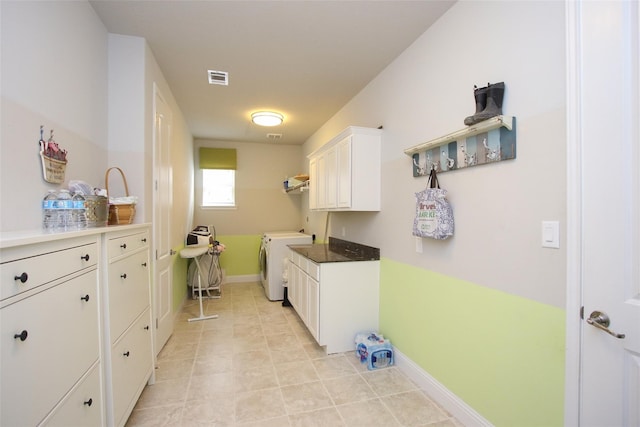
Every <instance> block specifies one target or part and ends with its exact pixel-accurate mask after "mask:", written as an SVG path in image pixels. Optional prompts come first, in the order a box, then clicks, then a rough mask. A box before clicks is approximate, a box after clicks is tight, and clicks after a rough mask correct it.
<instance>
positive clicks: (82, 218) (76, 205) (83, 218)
mask: <svg viewBox="0 0 640 427" xmlns="http://www.w3.org/2000/svg"><path fill="white" fill-rule="evenodd" d="M72 201H73V226H74V228H76V229H78V230H82V229H85V228H87V211H86V209H85V207H84V196H83V195H82V193H74V194H73V197H72Z"/></svg>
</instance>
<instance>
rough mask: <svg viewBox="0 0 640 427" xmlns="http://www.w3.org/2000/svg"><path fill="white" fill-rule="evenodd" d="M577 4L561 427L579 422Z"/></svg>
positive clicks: (569, 30)
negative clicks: (563, 397)
mask: <svg viewBox="0 0 640 427" xmlns="http://www.w3.org/2000/svg"><path fill="white" fill-rule="evenodd" d="M580 10H581V5H580V2H579V1H565V37H566V40H565V43H566V86H567V87H566V91H567V92H566V114H567V118H566V123H567V126H566V132H567V164H566V167H567V173H566V177H567V217H566V235H567V237H566V240H567V242H566V248H567V249H566V251H567V261H566V269H567V271H566V277H567V288H566V321H565V334H566V346H565V347H566V352H565V402H564V425H566V426H578V425H579V422H580V350H581V339H580V337H581V331H582V319H581V318H580V309H581V307H582V273H581V272H582V250H581V247H582V240H581V232H580V231H581V229H582V221H581V218H582V209H581V206H582V192H581V188H582V162H581V161H580V157H579V155H580V152H581V149H580V148H581V144H582V134H581V129H582V117H581V115H580V112H581V108H580V105H581V101H582V94H581V88H582V75H581V69H580V66H581V62H580V26H581V22H580V21H579V20H580Z"/></svg>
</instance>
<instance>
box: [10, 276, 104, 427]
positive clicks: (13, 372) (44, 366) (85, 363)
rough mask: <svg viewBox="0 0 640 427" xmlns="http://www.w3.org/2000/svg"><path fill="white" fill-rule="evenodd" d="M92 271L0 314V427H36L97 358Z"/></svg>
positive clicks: (96, 325)
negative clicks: (29, 426)
mask: <svg viewBox="0 0 640 427" xmlns="http://www.w3.org/2000/svg"><path fill="white" fill-rule="evenodd" d="M97 281H98V279H97V273H96V270H92V271H90V272H88V273H84V274H82V275H80V276H77V277H74V278H71V279H69V280H68V281H67V282H64V283H61V284H59V285H56V286H54V287H52V288H50V289H48V290H46V291H44V292H40V293H38V294H36V295H34V296H32V297H29V298H26V299H24V300H22V301H20V302H17V303H15V304H11V305H9V306H7V307H4V308H2V310H0V330H1V332H2V333H1V334H0V340H1V341H0V373H1V378H2V381H1V382H0V389H1V391H0V394H1V395H2V399H1V400H0V405H1V409H0V415H1V417H0V425H2V426H28V425H36V424H38V423H39V422H40V421H42V419H43V418H44V417H45V415H46V414H48V413H49V412H50V411H51V410H52V409H53V408H54V406H55V405H56V404H57V403H58V402H59V401H60V398H61V397H62V396H64V395H65V394H66V393H68V392H69V391H70V390H71V389H72V388H73V386H74V384H76V382H78V380H79V379H80V378H81V377H82V376H83V375H84V374H85V373H86V372H87V370H88V369H89V368H90V367H91V366H92V365H93V364H94V363H95V362H96V361H97V360H98V358H99V349H100V346H99V331H100V330H99V328H98V321H99V315H98V304H99V298H98V291H97Z"/></svg>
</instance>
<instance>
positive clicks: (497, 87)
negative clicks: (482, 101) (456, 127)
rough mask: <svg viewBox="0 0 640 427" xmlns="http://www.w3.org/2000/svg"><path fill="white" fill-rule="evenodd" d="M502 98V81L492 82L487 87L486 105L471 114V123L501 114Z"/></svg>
mask: <svg viewBox="0 0 640 427" xmlns="http://www.w3.org/2000/svg"><path fill="white" fill-rule="evenodd" d="M503 98H504V82H500V83H494V84H492V85H489V86H488V87H487V107H486V108H485V109H484V110H482V111H481V112H480V113H478V114H476V115H474V116H473V118H474V121H473V123H472V124H476V123H479V122H482V121H484V120H487V119H490V118H491V117H495V116H499V115H501V114H502V100H503ZM465 123H466V120H465Z"/></svg>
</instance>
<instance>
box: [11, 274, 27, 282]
mask: <svg viewBox="0 0 640 427" xmlns="http://www.w3.org/2000/svg"><path fill="white" fill-rule="evenodd" d="M28 279H29V275H28V274H27V273H22V274H21V275H19V276H15V277H14V278H13V280H20V282H22V283H24V282H26V281H27V280H28Z"/></svg>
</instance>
